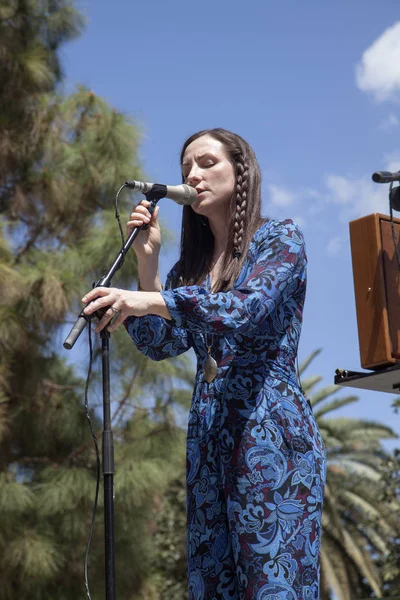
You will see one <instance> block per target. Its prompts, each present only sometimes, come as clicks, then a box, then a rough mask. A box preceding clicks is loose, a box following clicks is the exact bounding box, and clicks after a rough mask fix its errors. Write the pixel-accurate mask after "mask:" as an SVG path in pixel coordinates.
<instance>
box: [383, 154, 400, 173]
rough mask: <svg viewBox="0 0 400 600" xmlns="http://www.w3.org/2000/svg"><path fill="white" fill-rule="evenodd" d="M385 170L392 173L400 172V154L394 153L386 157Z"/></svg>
mask: <svg viewBox="0 0 400 600" xmlns="http://www.w3.org/2000/svg"><path fill="white" fill-rule="evenodd" d="M385 170H387V171H391V172H392V173H395V172H397V171H400V154H398V153H396V152H393V153H392V154H387V155H386V156H385Z"/></svg>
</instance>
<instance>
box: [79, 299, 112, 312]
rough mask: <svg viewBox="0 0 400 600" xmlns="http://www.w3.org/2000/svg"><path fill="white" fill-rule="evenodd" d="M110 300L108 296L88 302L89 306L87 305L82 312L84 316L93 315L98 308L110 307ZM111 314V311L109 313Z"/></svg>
mask: <svg viewBox="0 0 400 600" xmlns="http://www.w3.org/2000/svg"><path fill="white" fill-rule="evenodd" d="M112 303H113V302H112V299H111V297H110V296H109V295H108V296H104V297H103V298H96V300H93V302H90V304H88V306H86V307H85V308H84V309H83V312H84V314H85V315H91V314H92V313H94V312H95V311H96V310H99V309H100V308H106V307H108V306H111V305H112ZM111 314H113V313H112V311H111Z"/></svg>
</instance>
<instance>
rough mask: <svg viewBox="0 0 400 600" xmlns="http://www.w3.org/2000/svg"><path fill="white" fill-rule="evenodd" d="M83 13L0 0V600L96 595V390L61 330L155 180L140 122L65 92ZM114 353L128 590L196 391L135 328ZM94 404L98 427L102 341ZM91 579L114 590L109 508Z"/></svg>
mask: <svg viewBox="0 0 400 600" xmlns="http://www.w3.org/2000/svg"><path fill="white" fill-rule="evenodd" d="M81 23H82V19H81V16H80V15H79V13H77V12H76V11H75V9H74V7H73V3H72V2H67V1H57V0H55V1H52V2H41V1H39V0H25V1H23V0H15V1H11V0H9V1H8V2H5V1H4V0H0V40H1V41H0V50H1V52H0V70H1V72H2V74H4V78H2V83H3V84H4V83H5V84H6V85H3V86H2V90H1V91H0V97H1V102H2V106H4V107H5V110H4V113H3V115H2V118H1V122H0V133H1V140H2V142H1V143H0V165H1V167H0V227H1V236H0V275H1V277H0V508H1V510H2V519H1V522H0V555H1V556H2V560H1V561H0V579H1V581H2V586H1V589H0V599H1V600H9V599H12V600H14V599H15V598H17V597H18V598H21V599H22V600H24V599H26V600H28V599H29V600H39V599H40V600H42V599H43V598H58V599H59V600H70V599H74V600H75V599H76V598H77V597H83V595H84V586H83V563H84V555H85V550H86V542H87V537H88V533H89V525H90V518H91V510H92V502H93V495H94V490H95V483H96V456H95V452H94V449H93V443H92V439H91V435H90V431H89V428H88V425H87V422H86V416H85V407H84V394H83V390H84V378H85V375H86V367H87V353H86V352H85V358H84V361H83V359H82V354H83V349H84V347H85V345H86V339H87V333H88V329H87V330H86V331H85V332H84V334H83V335H82V336H81V339H80V340H79V342H78V344H77V345H76V346H75V348H74V350H73V351H72V352H71V353H70V354H68V353H67V352H66V351H65V350H64V349H63V347H62V341H63V339H64V338H65V336H66V333H67V332H68V331H69V329H70V326H71V323H73V322H74V321H75V318H76V316H77V314H78V313H79V312H80V310H81V302H80V298H81V297H82V295H83V293H84V292H86V291H87V290H88V289H89V288H90V285H91V282H92V281H94V280H95V279H97V278H99V277H100V276H101V275H102V274H103V273H104V270H105V269H107V268H108V267H109V266H110V264H111V260H113V259H114V257H115V256H116V254H117V253H118V251H119V249H120V246H121V239H120V234H119V231H118V228H117V225H116V222H115V218H114V205H113V199H114V196H115V193H116V190H117V189H118V188H119V186H120V184H121V182H123V181H125V180H126V179H127V178H128V177H129V178H137V179H141V178H142V176H141V171H140V167H139V164H138V161H137V158H136V156H137V148H138V143H139V139H140V133H139V127H138V126H137V124H135V123H133V122H132V121H131V120H130V119H128V117H127V116H126V115H123V114H121V113H119V112H118V111H117V110H115V109H113V108H112V107H110V106H109V105H108V104H107V103H106V102H104V101H103V100H102V99H101V98H99V97H97V96H96V95H95V94H94V93H93V92H92V91H91V90H88V89H85V88H83V87H80V88H78V89H77V91H76V93H74V94H72V95H70V96H64V95H63V94H62V93H60V87H59V83H60V82H61V81H62V70H61V67H60V62H59V58H58V50H59V47H60V45H61V44H62V43H63V42H64V41H66V40H68V39H71V37H72V36H73V35H76V34H77V33H78V32H79V30H80V27H81ZM132 202H133V200H132V198H129V197H128V195H127V194H126V195H125V196H122V195H121V200H120V212H121V215H126V217H127V215H128V214H129V208H130V206H131V204H132ZM126 217H125V219H124V216H122V220H126ZM136 274H137V272H136V264H135V261H134V259H133V253H132V252H131V256H130V257H127V258H126V260H125V264H124V266H123V269H121V271H119V272H118V274H117V275H116V276H115V278H114V281H113V285H117V286H120V287H131V286H132V285H133V283H134V280H135V278H136ZM111 355H112V362H111V367H112V372H111V383H112V415H113V430H114V435H115V445H116V448H115V450H116V478H115V489H116V505H115V510H116V550H117V553H116V554H117V565H116V566H117V586H118V597H119V598H121V599H124V598H125V599H126V600H128V599H129V600H131V599H133V598H136V597H137V598H139V596H140V594H141V593H142V590H143V589H144V585H145V584H146V582H147V580H148V568H149V565H150V562H151V557H152V554H153V552H154V540H153V536H152V531H153V530H154V525H153V522H154V520H155V516H156V512H157V509H158V507H159V504H160V502H161V501H162V498H163V494H164V491H165V489H166V487H167V485H168V482H169V481H170V480H171V479H172V478H173V477H174V476H175V471H176V470H177V469H180V468H181V465H182V463H183V460H184V458H183V451H184V441H183V432H182V431H181V430H180V429H179V428H177V426H176V424H175V418H174V415H175V409H174V406H175V405H177V404H179V403H185V402H187V398H188V396H189V395H190V388H191V379H192V375H191V363H190V359H189V358H188V357H182V358H179V359H177V360H175V361H165V362H164V363H160V364H159V365H157V369H155V368H154V365H153V364H152V363H151V361H149V360H148V359H146V358H145V357H143V356H142V355H140V353H139V352H138V351H137V350H136V349H135V347H134V345H133V343H132V341H131V340H130V339H129V337H128V336H127V334H126V332H124V331H122V330H121V331H118V332H116V333H115V334H113V335H112V339H111ZM90 415H91V418H92V423H93V428H94V430H95V432H96V435H97V438H98V439H100V438H101V429H102V424H101V419H100V416H101V368H100V352H99V343H98V340H97V341H96V343H95V347H94V363H93V376H92V383H91V390H90ZM101 508H102V495H101V494H100V504H99V510H100V511H101ZM89 581H90V583H91V592H92V597H98V596H99V595H100V594H103V591H104V541H103V531H102V516H101V512H100V513H99V515H98V519H97V525H96V529H95V535H94V539H93V542H92V551H91V554H90V563H89Z"/></svg>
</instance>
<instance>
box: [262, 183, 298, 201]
mask: <svg viewBox="0 0 400 600" xmlns="http://www.w3.org/2000/svg"><path fill="white" fill-rule="evenodd" d="M267 188H268V192H269V203H270V204H273V205H274V206H291V205H292V204H294V201H295V194H293V192H290V191H289V190H288V189H287V188H284V187H282V186H278V185H274V184H272V183H270V184H269V185H268V186H267Z"/></svg>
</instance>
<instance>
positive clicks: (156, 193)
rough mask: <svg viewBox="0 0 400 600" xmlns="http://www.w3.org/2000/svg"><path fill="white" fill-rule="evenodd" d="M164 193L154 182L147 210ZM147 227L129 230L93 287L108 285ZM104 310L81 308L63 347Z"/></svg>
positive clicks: (69, 348) (150, 208) (67, 347)
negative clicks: (92, 310) (110, 262)
mask: <svg viewBox="0 0 400 600" xmlns="http://www.w3.org/2000/svg"><path fill="white" fill-rule="evenodd" d="M166 193H167V186H165V185H161V184H154V185H153V187H152V189H151V192H150V193H149V194H145V196H146V199H147V200H148V201H149V202H150V206H149V208H148V210H149V212H150V213H151V214H153V212H154V209H155V207H156V206H157V203H158V201H159V200H161V198H164V197H165V195H166ZM147 228H148V225H142V226H141V227H135V228H134V229H133V230H132V231H131V233H130V235H129V237H128V239H127V240H126V242H125V244H124V246H123V248H121V250H120V251H119V253H118V254H117V256H116V258H115V260H114V262H113V264H112V265H111V268H110V270H109V271H108V273H107V275H104V276H103V277H102V278H101V279H99V280H98V281H95V282H94V284H93V288H95V287H100V286H102V287H110V285H111V279H112V278H113V276H114V275H115V273H116V272H117V271H118V269H120V268H121V267H122V265H123V262H124V260H125V255H126V253H127V252H128V250H129V248H130V247H131V246H132V243H133V242H134V240H135V239H136V237H137V236H138V234H139V232H140V231H142V229H147ZM106 310H107V308H105V309H103V312H101V311H96V312H95V313H93V314H92V315H90V316H86V315H85V314H84V313H83V310H82V312H81V313H80V315H79V316H78V319H77V320H76V322H75V324H74V325H73V327H72V329H71V331H70V332H69V334H68V335H67V337H66V339H65V341H64V344H63V345H64V348H66V350H71V349H72V348H73V347H74V345H75V342H76V340H77V339H78V337H79V336H80V335H81V333H82V331H83V330H84V329H85V327H86V325H87V323H88V321H89V320H90V319H91V318H93V317H94V316H96V317H97V318H98V319H99V320H100V319H101V317H102V316H103V314H104V312H105V311H106Z"/></svg>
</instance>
